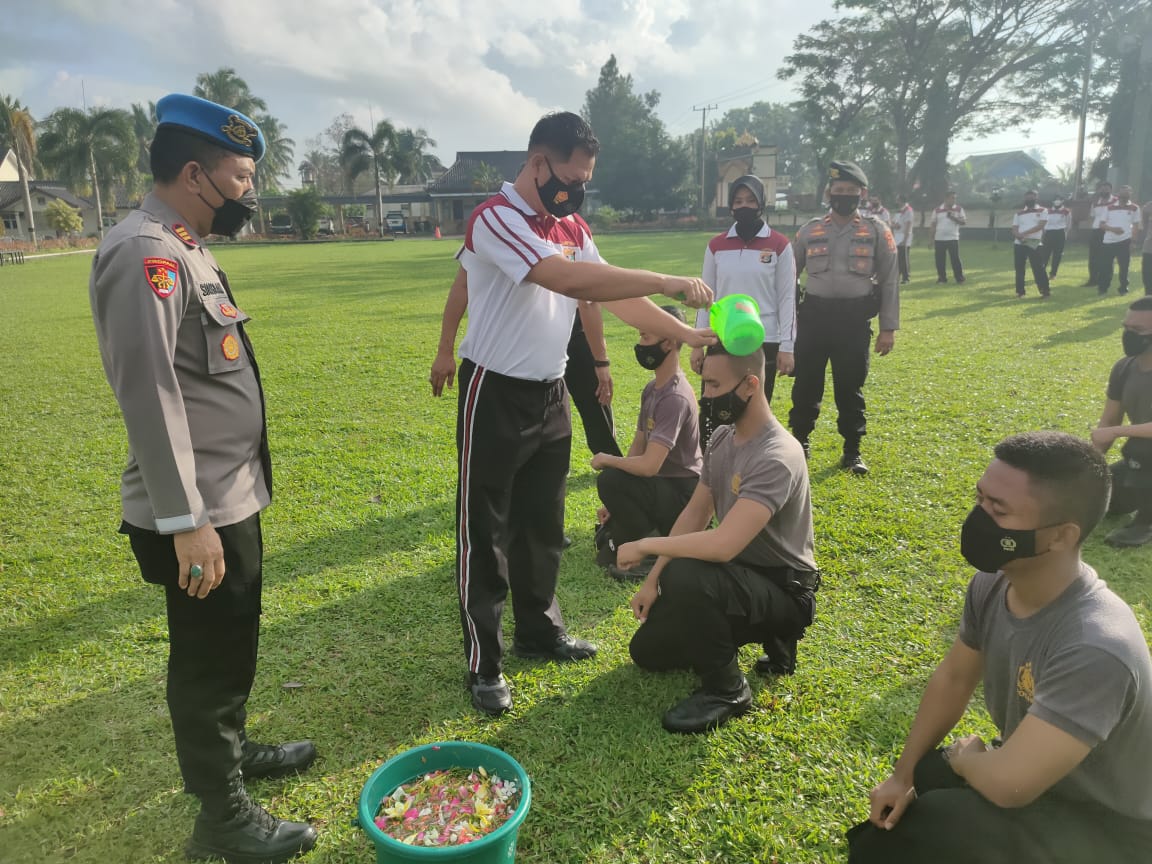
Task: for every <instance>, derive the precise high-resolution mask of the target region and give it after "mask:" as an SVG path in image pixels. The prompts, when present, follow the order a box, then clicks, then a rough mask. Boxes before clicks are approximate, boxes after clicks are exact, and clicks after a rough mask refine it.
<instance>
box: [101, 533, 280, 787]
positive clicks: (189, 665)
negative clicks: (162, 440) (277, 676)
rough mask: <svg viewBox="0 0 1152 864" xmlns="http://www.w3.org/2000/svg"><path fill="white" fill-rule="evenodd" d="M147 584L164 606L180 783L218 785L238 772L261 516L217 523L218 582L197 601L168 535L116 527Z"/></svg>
mask: <svg viewBox="0 0 1152 864" xmlns="http://www.w3.org/2000/svg"><path fill="white" fill-rule="evenodd" d="M120 530H121V532H122V533H124V534H127V535H128V539H129V541H130V542H131V544H132V552H133V554H134V555H135V556H136V561H137V563H138V564H139V565H140V574H141V575H142V576H143V578H144V580H145V581H146V582H151V583H153V584H156V585H162V586H164V591H165V600H166V605H167V609H168V646H169V647H168V711H169V713H170V714H171V717H172V732H173V734H174V736H175V739H176V757H177V759H178V760H179V762H180V773H181V775H183V778H184V789H185V791H187V792H192V793H194V794H196V795H205V794H212V793H214V792H217V791H219V790H220V789H222V788H223V787H224V786H225V785H227V783H228V781H230V780H232V779H234V778H235V777H237V776H238V775H239V773H240V758H241V744H240V734H241V733H242V732H243V731H244V721H245V718H246V716H247V714H246V711H245V708H244V706H245V703H247V701H248V694H249V693H250V692H251V691H252V682H253V679H254V678H255V677H256V651H257V646H258V642H259V636H260V592H261V583H262V578H263V577H262V563H263V551H264V550H263V539H262V537H261V533H260V514H259V513H257V514H255V515H253V516H250V517H248V518H247V519H245V520H244V521H243V522H237V523H236V524H234V525H225V526H217V527H216V533H217V534H219V535H220V543H221V545H222V546H223V547H224V567H225V575H224V581H223V582H221V583H220V585H219V587H217V588H216V589H215V590H213V591H212V592H211V593H210V594H209V595H208V596H207V597H205V598H204V599H203V600H200V599H197V598H195V597H189V596H188V594H187V592H186V591H183V590H181V589H180V587H179V585H178V584H177V580H178V577H179V563H178V561H177V558H176V550H175V547H174V545H173V541H172V536H171V535H162V534H157V533H155V532H153V531H148V530H145V529H142V528H137V527H135V526H131V525H127V524H125V525H122V526H121V529H120Z"/></svg>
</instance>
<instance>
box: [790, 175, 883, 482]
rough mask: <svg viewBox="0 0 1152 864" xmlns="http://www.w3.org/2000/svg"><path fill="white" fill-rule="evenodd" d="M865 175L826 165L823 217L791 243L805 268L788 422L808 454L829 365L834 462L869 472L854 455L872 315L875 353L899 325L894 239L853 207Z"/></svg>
mask: <svg viewBox="0 0 1152 864" xmlns="http://www.w3.org/2000/svg"><path fill="white" fill-rule="evenodd" d="M867 187H868V178H867V177H866V176H865V175H864V172H863V171H861V170H860V168H859V167H858V166H857V165H855V164H854V163H852V162H833V163H831V165H830V166H829V168H828V197H829V202H830V204H831V210H830V211H829V213H828V215H827V216H824V217H823V218H819V217H818V218H816V219H813V220H811V221H810V222H808V223H807V224H805V225H804V226H803V227H802V228H801V229H800V231H799V232H798V233H797V235H796V239H795V241H794V242H793V244H792V247H793V249H794V251H795V253H796V272H797V274H799V273H801V272H803V271H804V270H805V269H807V270H808V282H807V286H806V288H805V290H804V294H803V299H802V300H801V301H800V307H799V314H798V319H797V328H796V329H797V335H796V380H795V381H794V382H793V384H792V411H791V413H790V414H789V415H788V425H789V426H790V427H791V429H792V434H793V435H795V436H796V438H797V439H798V440H799V441H800V443H801V444H802V445H803V446H804V452H805V454H806V455H807V454H808V452H809V448H808V438H809V436H810V435H811V434H812V430H813V429H814V428H815V427H816V419H817V418H818V417H819V416H820V402H821V400H822V399H823V398H824V370H825V368H826V367H827V365H828V363H829V362H831V364H832V387H833V393H834V395H835V398H836V411H837V414H838V415H839V416H838V418H837V426H838V428H839V430H840V434H841V436H843V438H844V454H843V456H842V458H841V460H840V467H841V468H845V469H847V470H849V471H851V472H852V473H853V474H867V473H868V466H867V465H865V464H864V460H863V459H862V458H861V457H860V439H861V438H863V437H864V434H865V432H866V420H865V416H864V393H863V387H864V381H865V379H866V378H867V377H868V362H869V356H868V349H869V343H870V342H871V339H872V326H871V323H870V322H871V319H872V318H874V317H876V315H877V313H879V315H880V334H879V335H878V336H877V337H876V353H877V354H879V355H881V356H883V355H885V354H887V353H888V352H889V351H891V350H892V346H893V344H894V342H895V338H896V330H897V329H898V328H899V326H900V289H899V286H898V285H897V283H896V279H897V271H896V243H895V241H894V240H893V238H892V232H891V231H890V230H889V229H888V226H887V225H885V224H884V223H883V222H880V221H877V220H876V219H874V218H872V217H869V216H862V215H861V214H860V212H859V209H858V208H859V206H860V201H861V196H862V195H863V194H864V192H865V191H866V190H867Z"/></svg>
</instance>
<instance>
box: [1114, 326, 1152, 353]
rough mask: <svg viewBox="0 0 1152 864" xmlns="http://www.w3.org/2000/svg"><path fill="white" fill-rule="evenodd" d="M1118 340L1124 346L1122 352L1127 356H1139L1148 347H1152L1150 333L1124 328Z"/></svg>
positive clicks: (1151, 335) (1151, 334)
mask: <svg viewBox="0 0 1152 864" xmlns="http://www.w3.org/2000/svg"><path fill="white" fill-rule="evenodd" d="M1120 342H1121V344H1122V345H1123V346H1124V354H1125V355H1126V356H1128V357H1139V356H1140V355H1141V354H1143V353H1144V352H1145V351H1147V350H1148V349H1149V348H1152V333H1134V332H1132V331H1131V330H1124V332H1123V333H1121V334H1120Z"/></svg>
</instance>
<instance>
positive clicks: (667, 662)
mask: <svg viewBox="0 0 1152 864" xmlns="http://www.w3.org/2000/svg"><path fill="white" fill-rule="evenodd" d="M763 375H764V354H763V352H761V351H757V352H755V353H753V354H750V355H748V356H746V357H734V356H731V355H729V354H727V353H726V352H724V351H723V349H722V348H719V347H718V346H714V347H712V348H710V349H709V353H708V354H707V356H706V357H705V358H704V366H703V373H702V379H703V387H704V398H702V399H701V400H700V413H701V416H702V418H703V417H704V416H705V415H710V416H711V417H712V418H713V419H714V420H715V421H716V423H717V424H731V425H720V426H718V428H717V429H716V432H715V433H714V434H713V435H712V439H711V441H710V442H709V445H708V450H707V452H706V453H705V454H704V466H703V470H702V471H701V474H700V482H699V484H697V486H696V491H695V492H694V493H693V494H692V498H691V500H689V502H688V505H687V506H686V507H685V508H684V512H682V513H681V514H680V517H679V518H678V519H677V520H676V524H675V525H674V526H673V527H672V532H671V534H670V535H669V536H668V537H646V538H642V539H640V540H637V541H635V542H633V543H626V544H624V545H623V546H621V547H620V549H619V551H618V552H617V556H616V557H617V562H618V564H619V566H621V567H631V566H633V565H634V564H636V563H637V562H639V561H640V560H641V559H642V558H643V557H644V556H645V555H658V556H659V558H658V559H657V561H656V564H655V566H654V567H653V568H652V572H651V573H650V574H649V575H648V578H647V579H646V580H645V582H644V584H643V585H642V586H641V587H640V590H639V591H637V592H636V596H634V597H633V598H632V611H633V613H635V615H636V617H637V618H638V619H639V620H640V622H641V624H640V628H639V629H638V630H637V631H636V634H635V636H633V637H632V644H631V646H630V651H631V654H632V659H633V661H635V663H636V665H638V666H640V667H641V668H643V669H649V670H652V671H663V670H668V669H685V668H691V669H692V670H693V671H695V672H696V673H697V674H698V675H699V676H700V683H701V688H700V689H699V690H698V691H696V692H695V693H693V694H692V695H691V696H689V697H688V698H687V699H685V700H683V701H682V702H680V703H679V704H677V705H675V706H673V707H672V708H671V709H669V710H668V711H667V713H665V715H664V720H663V722H664V728H665V729H667V730H669V731H671V732H703V731H705V730H708V729H712V728H715V727H716V726H719V725H720V724H722V723H724V722H725V721H727V720H728V719H729V718H731V717H734V716H736V715H738V714H742V713H744V712H745V711H747V710H748V708H749V707H751V704H752V693H751V691H750V690H749V688H748V682H747V680H746V679H745V678H744V675H743V673H742V672H741V671H740V666H739V662H738V661H739V656H738V650H739V648H740V646H741V645H745V644H748V643H750V642H773V643H775V642H779V643H783V644H785V645H788V646H790V649H791V652H792V654H793V656H794V654H795V646H796V641H797V640H798V639H799V638H800V637H801V636H802V635H803V634H804V629H805V628H806V627H807V626H808V625H809V624H811V623H812V618H813V615H814V614H815V609H816V600H815V596H814V595H815V592H816V589H817V588H818V587H819V583H820V574H819V571H817V569H816V559H815V555H814V549H813V541H812V506H811V499H810V497H809V490H808V466H807V464H806V462H805V460H804V451H803V449H802V448H801V447H800V442H798V441H797V440H796V439H795V438H793V437H792V436H791V435H790V434H789V433H788V431H787V430H786V429H785V428H784V427H783V426H781V425H780V423H779V422H778V421H777V420H776V418H775V417H774V416H773V414H772V409H771V408H769V406H768V399H767V398H766V397H765V395H764V387H763V385H762V384H761V379H762V377H763ZM713 514H715V516H716V519H717V525H716V527H715V528H714V529H709V524H710V523H711V520H712V516H713Z"/></svg>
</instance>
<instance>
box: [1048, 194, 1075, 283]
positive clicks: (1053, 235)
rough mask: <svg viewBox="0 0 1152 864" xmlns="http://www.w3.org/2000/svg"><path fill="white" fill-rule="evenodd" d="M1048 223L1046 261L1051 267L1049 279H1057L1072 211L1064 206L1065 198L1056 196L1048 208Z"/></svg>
mask: <svg viewBox="0 0 1152 864" xmlns="http://www.w3.org/2000/svg"><path fill="white" fill-rule="evenodd" d="M1047 218H1048V223H1047V224H1046V225H1045V226H1044V239H1043V244H1044V260H1045V262H1047V264H1048V265H1049V269H1048V278H1049V279H1050V280H1051V279H1055V278H1056V272H1057V271H1058V270H1059V269H1060V259H1061V258H1063V257H1064V241H1065V240H1067V239H1068V223H1069V221H1070V220H1071V218H1072V211H1071V210H1069V209H1068V208H1067V207H1065V206H1064V198H1063V196H1061V195H1056V196H1054V197H1053V198H1052V206H1051V207H1049V208H1048V214H1047Z"/></svg>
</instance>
